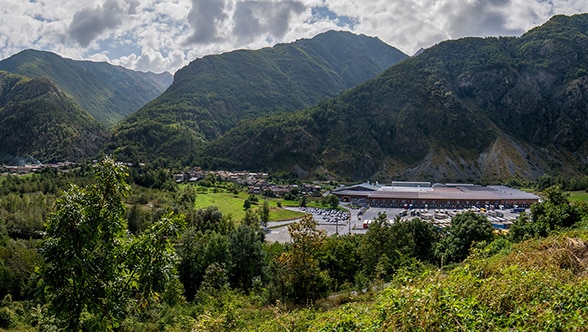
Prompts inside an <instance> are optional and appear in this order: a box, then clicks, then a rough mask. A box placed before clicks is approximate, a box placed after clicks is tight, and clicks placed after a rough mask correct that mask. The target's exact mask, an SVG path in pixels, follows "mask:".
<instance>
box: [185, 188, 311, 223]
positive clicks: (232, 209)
mask: <svg viewBox="0 0 588 332" xmlns="http://www.w3.org/2000/svg"><path fill="white" fill-rule="evenodd" d="M247 198H249V195H248V194H246V193H243V192H240V193H239V194H238V195H235V194H233V193H229V192H216V193H215V192H213V191H212V190H209V191H208V193H204V192H203V191H199V192H198V194H197V195H196V203H195V206H196V208H197V209H204V208H206V207H209V206H216V207H218V209H219V210H220V211H221V212H222V213H223V215H231V216H232V217H233V220H235V221H240V220H243V218H244V217H245V211H244V210H243V202H244V201H245V200H246V199H247ZM278 202H281V201H280V200H275V199H270V200H269V204H270V215H269V216H270V221H281V220H291V219H297V218H301V217H302V216H303V215H304V214H303V213H300V212H296V211H291V210H286V209H284V208H281V207H278ZM262 204H263V198H259V202H257V205H256V203H253V204H252V205H251V208H252V209H253V210H254V211H255V210H256V209H257V208H259V207H261V206H262ZM284 206H286V205H284ZM288 206H290V205H288Z"/></svg>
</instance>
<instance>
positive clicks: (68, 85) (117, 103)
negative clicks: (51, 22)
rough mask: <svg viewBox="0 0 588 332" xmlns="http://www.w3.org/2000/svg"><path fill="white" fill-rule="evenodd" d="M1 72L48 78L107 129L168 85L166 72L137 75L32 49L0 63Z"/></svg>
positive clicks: (110, 66)
mask: <svg viewBox="0 0 588 332" xmlns="http://www.w3.org/2000/svg"><path fill="white" fill-rule="evenodd" d="M0 70H5V71H8V72H11V73H15V74H20V75H23V76H27V77H31V78H40V77H46V78H49V79H50V80H52V81H53V82H55V84H56V85H57V86H58V87H59V88H60V89H61V90H62V91H64V92H66V93H68V94H69V95H70V97H72V98H73V99H74V100H75V101H76V102H77V103H78V104H79V105H80V106H81V107H83V108H84V109H86V110H87V111H88V112H89V113H90V114H92V116H93V117H95V118H96V119H97V120H98V121H99V122H100V123H101V124H103V125H104V126H106V127H110V126H112V125H114V124H116V123H118V122H120V121H121V120H122V119H123V118H125V117H127V116H128V115H130V114H131V113H132V112H134V111H136V110H137V109H139V108H140V107H142V106H143V105H145V104H146V103H147V102H149V101H151V100H152V99H154V98H156V97H157V96H158V95H159V94H161V93H162V92H163V91H164V90H165V89H166V88H167V87H168V86H169V84H171V74H169V73H162V74H154V73H143V72H136V71H132V70H130V69H126V68H124V67H121V66H114V65H111V64H108V63H106V62H93V61H85V60H84V61H78V60H72V59H67V58H63V57H61V56H59V55H57V54H55V53H52V52H47V51H38V50H33V49H28V50H23V51H21V52H19V53H16V54H14V55H12V56H10V57H8V58H6V59H4V60H1V61H0Z"/></svg>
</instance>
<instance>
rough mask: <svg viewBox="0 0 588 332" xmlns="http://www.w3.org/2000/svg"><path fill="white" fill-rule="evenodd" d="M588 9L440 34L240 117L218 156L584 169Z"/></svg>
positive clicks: (413, 172)
mask: <svg viewBox="0 0 588 332" xmlns="http://www.w3.org/2000/svg"><path fill="white" fill-rule="evenodd" d="M587 70H588V15H575V16H571V17H568V16H555V17H553V18H552V19H551V20H550V21H549V22H547V23H545V24H544V25H543V26H540V27H537V28H535V29H532V30H530V31H529V32H527V33H525V34H524V35H523V36H521V37H516V38H515V37H509V38H465V39H460V40H453V41H446V42H443V43H440V44H438V45H436V46H434V47H432V48H430V49H428V50H425V51H424V52H422V53H421V54H420V55H418V56H415V57H413V58H410V59H408V60H406V61H403V62H402V63H399V64H397V65H395V66H393V67H391V68H390V69H388V70H387V71H386V72H384V73H383V74H381V75H379V76H378V77H376V78H375V79H372V80H370V81H368V82H366V83H364V84H362V85H360V86H358V87H356V88H354V89H351V90H349V91H346V92H345V93H343V94H342V95H341V96H340V97H338V98H336V99H333V100H330V101H327V102H322V103H320V105H318V106H316V107H313V108H311V109H308V110H305V111H301V112H296V113H289V114H280V115H277V116H274V117H268V118H264V119H258V120H250V121H245V122H242V123H240V124H239V125H238V126H236V128H234V129H233V130H231V131H230V132H229V133H227V134H226V135H225V136H223V137H221V138H219V139H218V140H216V141H215V142H213V143H212V144H211V145H210V146H209V147H208V148H207V150H206V151H205V153H204V154H203V155H202V158H201V161H205V165H209V166H212V167H235V168H249V169H266V170H274V171H277V170H280V171H290V170H292V169H293V168H294V167H295V166H299V167H301V168H302V169H304V170H306V171H313V170H315V171H316V170H321V171H322V172H325V171H326V172H329V173H331V174H332V175H335V176H339V177H341V178H345V179H353V180H365V179H367V178H372V179H385V180H389V179H410V180H429V181H481V182H493V181H498V180H505V179H512V178H531V179H533V178H536V177H537V176H539V175H542V174H544V173H553V174H562V175H575V174H579V173H585V172H586V171H587V170H588V167H587V166H588V140H587V138H588V130H586V128H588V71H587Z"/></svg>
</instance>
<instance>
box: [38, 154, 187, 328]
mask: <svg viewBox="0 0 588 332" xmlns="http://www.w3.org/2000/svg"><path fill="white" fill-rule="evenodd" d="M127 176H128V175H127V173H126V169H125V168H124V167H123V166H121V165H119V164H117V163H116V162H114V160H112V159H109V158H107V159H105V160H104V161H102V162H100V163H99V164H97V166H96V179H95V181H96V183H94V184H92V185H89V186H87V187H85V188H80V187H77V186H72V187H71V188H70V189H69V190H68V191H66V192H64V193H63V195H62V196H61V197H60V198H59V199H58V201H57V203H56V211H55V212H54V213H53V214H52V215H51V216H50V218H49V220H48V224H47V234H46V236H45V238H44V239H43V245H42V254H43V257H44V259H45V265H44V266H43V268H42V278H43V286H44V292H45V294H46V296H47V299H48V301H49V304H50V306H49V310H50V313H51V314H52V315H54V317H55V318H56V319H57V322H58V325H60V326H59V327H61V328H65V329H66V330H76V331H78V330H80V329H83V330H113V329H116V328H117V327H118V326H119V325H120V323H121V321H122V320H123V319H124V318H125V317H126V316H128V315H129V314H130V313H131V312H134V311H135V312H136V311H140V310H141V309H142V308H146V307H148V306H149V304H150V303H151V302H153V301H156V300H157V299H158V298H160V296H159V294H161V293H162V292H164V291H165V289H166V286H167V285H168V284H170V283H171V282H174V281H175V280H174V279H175V278H176V277H175V276H176V273H175V265H176V257H175V253H174V248H173V245H174V241H175V239H176V238H177V237H178V236H179V234H180V232H181V231H182V230H183V228H184V220H183V217H181V216H174V215H172V214H167V215H165V216H164V217H162V218H161V219H160V220H159V221H158V222H155V223H153V224H152V225H151V226H150V228H149V229H147V230H146V231H145V232H144V233H143V234H142V235H141V236H138V237H133V236H131V235H129V233H128V232H127V228H126V226H127V225H126V220H125V218H124V217H125V213H126V211H125V210H126V208H125V206H124V204H123V198H124V197H126V195H128V193H129V191H130V187H129V185H128V184H127V183H126V182H125V180H126V177H127Z"/></svg>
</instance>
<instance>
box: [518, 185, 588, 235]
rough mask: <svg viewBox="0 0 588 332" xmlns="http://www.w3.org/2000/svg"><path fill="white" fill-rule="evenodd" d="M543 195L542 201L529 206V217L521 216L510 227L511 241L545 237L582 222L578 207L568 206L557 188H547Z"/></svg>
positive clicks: (564, 194) (565, 198)
mask: <svg viewBox="0 0 588 332" xmlns="http://www.w3.org/2000/svg"><path fill="white" fill-rule="evenodd" d="M543 194H544V200H543V201H542V202H538V203H535V204H533V205H532V206H531V216H530V217H529V216H527V215H526V214H523V215H521V216H519V218H517V220H516V221H515V222H514V224H513V225H512V227H511V230H510V232H509V236H510V238H511V239H512V240H513V241H521V240H525V239H528V238H532V237H545V236H547V235H549V233H551V232H552V231H555V230H559V229H562V228H567V227H571V226H573V225H574V224H576V223H577V222H579V221H581V220H582V215H581V212H580V210H579V209H578V206H577V205H572V204H570V202H569V200H568V195H567V194H566V193H564V192H563V191H562V190H561V188H560V187H559V186H552V187H548V188H547V189H545V190H544V191H543Z"/></svg>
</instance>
